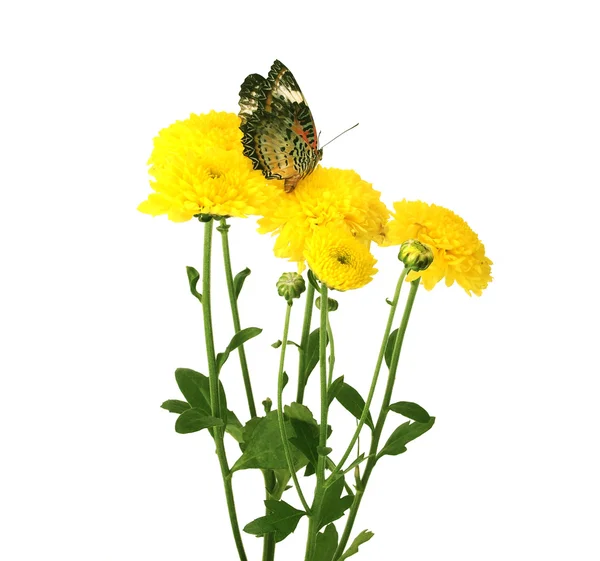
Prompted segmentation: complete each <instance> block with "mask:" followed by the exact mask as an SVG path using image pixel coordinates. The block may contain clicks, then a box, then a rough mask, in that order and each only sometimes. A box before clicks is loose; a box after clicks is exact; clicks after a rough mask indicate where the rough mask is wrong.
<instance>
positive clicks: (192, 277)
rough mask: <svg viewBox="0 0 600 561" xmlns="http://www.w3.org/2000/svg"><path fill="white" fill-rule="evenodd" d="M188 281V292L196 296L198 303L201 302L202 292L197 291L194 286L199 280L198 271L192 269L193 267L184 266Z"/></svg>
mask: <svg viewBox="0 0 600 561" xmlns="http://www.w3.org/2000/svg"><path fill="white" fill-rule="evenodd" d="M185 270H186V272H187V278H188V283H189V285H190V292H191V293H192V295H193V296H195V297H196V298H198V300H199V301H200V303H202V294H200V293H199V292H198V290H197V289H196V287H197V286H198V281H199V280H200V273H199V272H198V271H197V270H196V269H194V267H186V268H185Z"/></svg>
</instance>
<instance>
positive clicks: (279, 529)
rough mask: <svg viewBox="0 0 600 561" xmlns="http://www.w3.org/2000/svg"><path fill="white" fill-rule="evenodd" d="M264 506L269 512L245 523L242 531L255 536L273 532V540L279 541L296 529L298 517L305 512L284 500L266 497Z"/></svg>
mask: <svg viewBox="0 0 600 561" xmlns="http://www.w3.org/2000/svg"><path fill="white" fill-rule="evenodd" d="M265 506H266V507H267V510H268V511H269V514H267V515H266V516H261V517H260V518H257V519H256V520H253V521H252V522H250V523H249V524H246V526H245V527H244V532H247V533H248V534H253V535H255V536H264V535H265V534H270V533H271V532H275V541H276V542H280V541H282V540H284V539H285V538H287V537H288V536H289V535H290V534H291V533H292V532H293V531H294V530H295V529H296V526H298V522H299V521H300V518H302V517H303V516H304V515H305V514H306V513H305V512H304V511H303V510H298V509H296V508H294V507H293V506H291V505H289V504H287V503H286V502H285V501H275V500H268V499H267V500H266V501H265Z"/></svg>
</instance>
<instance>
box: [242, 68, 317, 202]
mask: <svg viewBox="0 0 600 561" xmlns="http://www.w3.org/2000/svg"><path fill="white" fill-rule="evenodd" d="M240 118H241V120H242V124H241V126H240V129H241V130H242V132H243V134H244V136H243V138H242V144H243V146H244V154H245V155H246V156H247V157H248V158H250V160H251V161H252V164H253V167H254V169H260V170H261V171H262V172H263V174H264V176H265V177H266V178H267V179H283V180H285V184H284V188H285V190H286V192H289V191H292V190H293V189H294V188H295V187H296V184H297V183H298V181H300V179H302V178H303V177H306V176H307V175H308V174H310V173H311V172H312V171H313V170H314V169H315V167H316V166H317V163H318V162H319V160H320V159H321V157H322V151H321V150H320V149H319V147H318V143H319V141H318V136H317V134H316V131H315V123H314V119H313V117H312V114H311V112H310V109H309V107H308V105H307V103H306V99H305V98H304V96H303V95H302V92H301V90H300V87H299V86H298V83H297V82H296V79H295V78H294V76H293V75H292V73H291V72H290V71H289V70H288V69H287V68H286V67H285V66H284V65H283V64H282V63H281V62H279V61H277V60H276V61H275V62H274V63H273V66H272V67H271V70H270V71H269V74H268V77H267V78H263V77H262V76H260V75H258V74H250V75H249V76H248V77H247V78H246V80H244V83H243V84H242V87H241V90H240Z"/></svg>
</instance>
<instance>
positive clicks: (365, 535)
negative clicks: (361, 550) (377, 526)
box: [339, 530, 375, 561]
mask: <svg viewBox="0 0 600 561" xmlns="http://www.w3.org/2000/svg"><path fill="white" fill-rule="evenodd" d="M374 535H375V534H373V532H369V530H363V531H362V532H361V533H360V534H358V536H356V537H355V538H354V541H353V542H352V544H351V545H350V547H349V548H348V549H347V550H346V551H345V553H344V555H342V556H341V557H340V559H339V561H344V559H348V557H350V556H351V555H354V554H355V553H358V547H359V546H361V545H362V544H363V543H366V542H368V541H369V540H370V539H371V538H372V537H373V536H374Z"/></svg>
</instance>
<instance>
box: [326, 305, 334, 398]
mask: <svg viewBox="0 0 600 561" xmlns="http://www.w3.org/2000/svg"><path fill="white" fill-rule="evenodd" d="M327 337H328V338H329V376H328V378H327V389H329V386H331V382H333V367H334V366H335V343H334V341H333V329H331V322H330V321H329V315H327Z"/></svg>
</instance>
